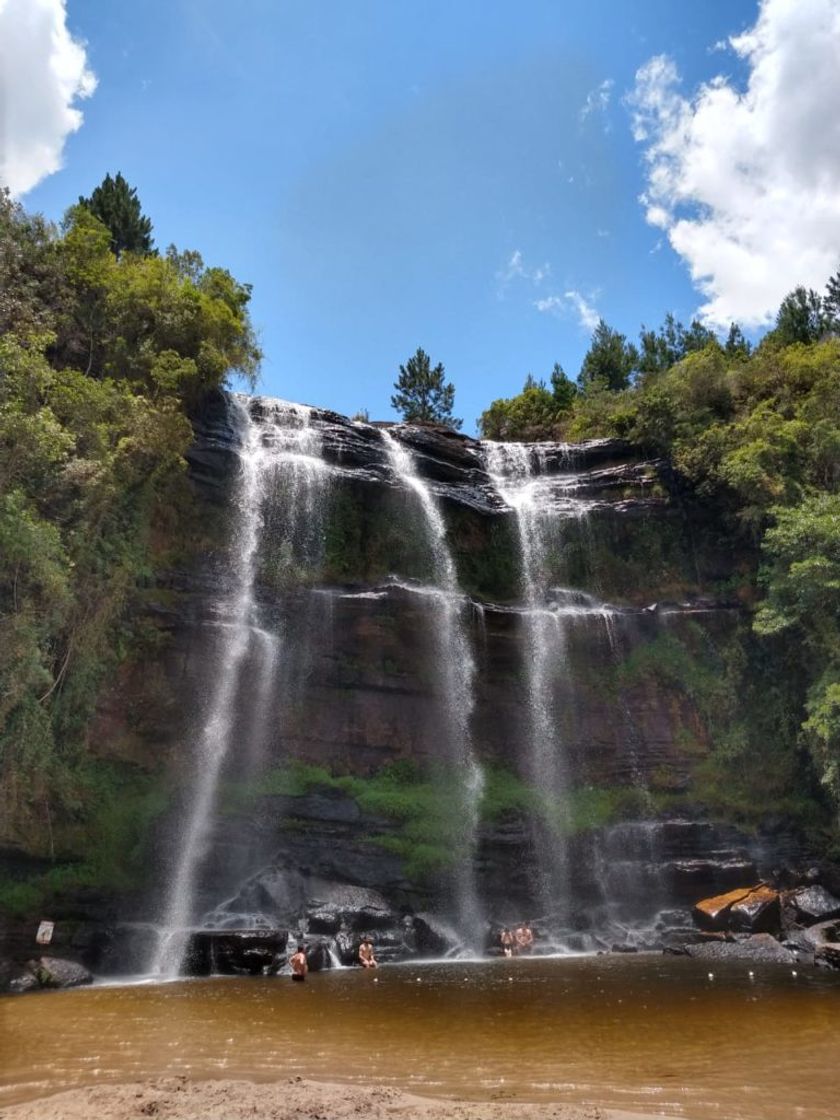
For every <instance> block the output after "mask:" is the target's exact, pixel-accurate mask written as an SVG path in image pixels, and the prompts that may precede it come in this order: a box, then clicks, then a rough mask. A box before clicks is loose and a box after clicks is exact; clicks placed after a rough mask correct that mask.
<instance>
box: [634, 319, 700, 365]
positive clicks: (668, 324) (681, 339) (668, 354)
mask: <svg viewBox="0 0 840 1120" xmlns="http://www.w3.org/2000/svg"><path fill="white" fill-rule="evenodd" d="M639 341H640V342H641V344H642V346H641V354H640V357H639V370H640V371H641V372H642V373H657V372H659V371H661V370H666V369H670V368H671V366H673V365H676V364H677V362H681V361H682V360H683V358H684V357H685V356H686V354H690V353H691V352H692V351H693V350H702V349H704V347H706V346H708V345H709V343H710V342H715V341H716V339H715V335H714V332H713V331H710V330H709V328H708V327H706V326H704V325H703V324H702V323H701V322H700V320H699V319H692V320H691V324H690V325H689V326H688V327H687V328H686V327H684V326H683V325H682V323H681V322H680V321H679V320H678V319H675V318H674V316H673V315H672V314H671V312H670V311H669V312H668V314H667V315H666V316H665V322H664V323H663V324H662V326H661V327H660V328H659V331H658V333H657V332H656V331H653V330H646V329H645V328H644V327H642V330H641V333H640V334H639Z"/></svg>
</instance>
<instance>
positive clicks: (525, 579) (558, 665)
mask: <svg viewBox="0 0 840 1120" xmlns="http://www.w3.org/2000/svg"><path fill="white" fill-rule="evenodd" d="M482 447H483V450H484V456H485V462H486V464H487V471H488V474H489V475H490V478H491V480H492V482H493V484H494V486H495V488H496V491H497V493H498V494H499V496H500V497H501V498H502V500H503V501H504V502H505V504H506V505H508V506H509V507H510V508H511V509H512V510H513V512H514V514H515V517H516V530H517V540H518V544H519V557H520V567H521V573H522V592H523V597H524V605H525V612H524V614H523V626H524V628H525V646H526V651H527V660H526V666H525V668H526V688H527V696H528V716H527V722H526V734H525V754H526V762H525V770H526V773H527V777H528V780H529V782H530V784H531V786H532V787H533V788H534V789H535V790H536V791H539V792H540V793H542V794H543V795H544V796H545V805H544V813H543V819H541V820H540V819H535V820H534V821H533V830H534V835H533V841H534V847H535V852H536V859H537V868H538V876H539V884H538V888H539V894H540V901H541V903H542V905H543V907H544V909H545V911H546V913H549V914H553V915H555V916H556V917H558V918H561V919H562V917H564V916H565V910H566V907H567V904H568V895H569V867H568V856H567V850H566V842H565V834H566V832H567V830H568V817H567V813H568V788H569V775H568V764H567V759H566V752H565V743H564V735H563V716H564V713H563V711H562V710H561V709H562V707H563V705H561V703H560V699H561V696H562V693H563V691H565V692H566V694H567V698H568V701H569V702H570V700H571V692H572V690H571V682H570V680H569V672H568V667H567V653H568V638H569V626H570V623H571V621H572V620H573V619H574V618H575V617H576V616H578V615H580V614H585V613H591V612H592V611H593V610H594V611H596V613H599V614H600V613H602V611H601V609H600V608H598V607H593V606H592V605H591V603H592V600H591V599H590V597H588V596H585V595H583V594H582V593H580V592H573V591H568V590H567V589H563V588H552V587H551V586H550V579H551V575H552V572H551V563H550V561H551V558H552V549H553V546H554V544H555V541H554V539H553V532H552V531H556V529H557V527H558V525H559V524H561V523H562V521H564V520H569V519H571V518H580V517H583V516H585V514H586V512H587V510H588V508H589V507H588V504H587V503H586V502H585V501H583V500H581V499H578V498H576V497H575V490H576V488H577V485H578V482H577V478H576V476H575V475H574V474H569V475H559V476H558V475H553V476H547V475H545V474H544V473H543V472H544V467H545V452H546V450H547V449H546V448H542V447H540V445H531V446H527V445H525V444H520V443H495V442H489V441H488V442H484V443H483V444H482ZM552 450H556V448H555V447H553V446H552Z"/></svg>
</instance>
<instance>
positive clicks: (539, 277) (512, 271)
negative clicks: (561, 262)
mask: <svg viewBox="0 0 840 1120" xmlns="http://www.w3.org/2000/svg"><path fill="white" fill-rule="evenodd" d="M550 275H551V265H550V264H549V263H548V261H546V262H545V263H544V264H539V265H536V266H535V267H533V268H532V267H527V266H526V265H525V260H524V258H523V256H522V250H521V249H514V251H513V252H512V253H511V255H510V260H509V261H508V262H507V264H506V265H505V266H504V268H500V269H499V271H498V272H497V273H496V281H497V284H498V287H497V294H498V296H499V298H500V299H502V298H503V297H504V294H505V292H506V291H507V289H508V287H509V286H510V285H511V284H512V283H513V282H514V281H516V280H524V281H526V282H527V283H529V284H533V285H534V286H535V287H539V286H540V284H542V282H543V280H545V279H546V278H547V277H548V276H550Z"/></svg>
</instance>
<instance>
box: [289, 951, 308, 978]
mask: <svg viewBox="0 0 840 1120" xmlns="http://www.w3.org/2000/svg"><path fill="white" fill-rule="evenodd" d="M289 964H290V965H291V966H292V979H293V980H298V981H302V980H305V979H306V974H307V972H308V971H309V965H308V964H307V963H306V946H305V945H298V947H297V952H296V953H295V954H294V956H293V957H291V958H290V959H289Z"/></svg>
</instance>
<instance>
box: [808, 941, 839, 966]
mask: <svg viewBox="0 0 840 1120" xmlns="http://www.w3.org/2000/svg"><path fill="white" fill-rule="evenodd" d="M814 963H815V964H819V965H827V966H828V967H829V968H835V969H840V942H837V941H826V942H824V943H823V944H822V945H818V946H817V948H816V949H815V950H814Z"/></svg>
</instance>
